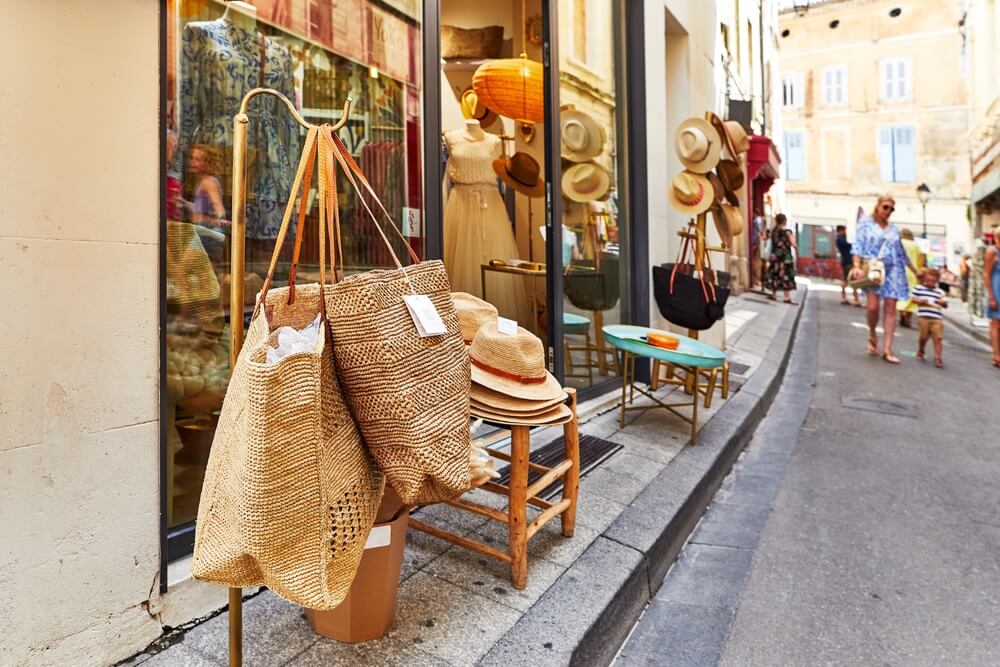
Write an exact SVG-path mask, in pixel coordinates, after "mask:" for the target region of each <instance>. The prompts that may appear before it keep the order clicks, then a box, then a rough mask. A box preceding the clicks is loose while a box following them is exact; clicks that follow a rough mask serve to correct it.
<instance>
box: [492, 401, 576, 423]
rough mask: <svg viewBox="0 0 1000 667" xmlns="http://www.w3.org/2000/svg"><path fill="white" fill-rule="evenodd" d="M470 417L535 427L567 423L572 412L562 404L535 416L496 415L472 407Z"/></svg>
mask: <svg viewBox="0 0 1000 667" xmlns="http://www.w3.org/2000/svg"><path fill="white" fill-rule="evenodd" d="M472 415H473V416H474V417H482V418H483V419H485V420H486V421H490V422H494V423H496V424H510V425H515V426H522V425H523V426H536V425H540V424H561V423H563V422H568V421H569V420H570V419H572V418H573V411H572V410H570V409H569V406H568V405H565V404H563V403H560V404H559V405H557V406H555V407H554V408H549V409H548V410H546V411H545V412H543V413H541V414H537V415H525V414H505V413H498V412H493V411H492V410H486V409H483V408H479V407H477V406H475V405H473V406H472Z"/></svg>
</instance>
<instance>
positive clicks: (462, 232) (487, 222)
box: [444, 118, 532, 327]
mask: <svg viewBox="0 0 1000 667" xmlns="http://www.w3.org/2000/svg"><path fill="white" fill-rule="evenodd" d="M444 140H445V145H446V147H447V149H448V165H447V169H446V173H445V186H446V190H447V203H446V204H445V209H444V262H445V267H446V269H447V271H448V277H449V278H450V280H451V288H452V290H453V291H456V292H468V293H469V294H474V295H476V296H478V297H481V298H482V297H483V294H482V292H483V290H482V281H481V274H480V266H481V265H483V264H488V263H489V261H490V260H491V259H502V260H504V261H507V262H509V261H510V260H512V259H516V258H517V256H518V252H517V241H516V240H515V238H514V231H513V229H512V228H511V224H510V220H509V219H508V217H507V209H506V207H505V206H504V202H503V199H502V198H501V197H500V192H499V190H498V189H497V175H496V173H495V172H494V170H493V162H494V161H495V160H499V159H502V157H503V145H502V143H501V140H500V137H498V136H497V135H495V134H489V133H487V132H484V131H483V128H482V126H480V124H479V121H478V120H476V119H475V118H471V119H468V120H466V121H465V126H464V127H461V128H459V129H456V130H452V131H450V132H447V133H445V135H444ZM449 185H450V187H448V186H449ZM485 298H486V300H487V301H489V302H490V303H492V304H493V305H495V306H496V307H497V310H499V311H500V314H501V315H502V316H504V317H507V318H510V319H513V320H517V321H518V322H520V323H521V324H522V325H523V326H529V327H530V326H532V325H531V324H530V323H531V317H532V316H531V308H530V305H529V303H528V299H527V295H526V292H525V289H524V282H523V279H522V278H521V277H520V276H513V275H509V274H502V273H496V272H487V274H486V295H485Z"/></svg>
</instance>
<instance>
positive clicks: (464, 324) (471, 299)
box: [451, 292, 499, 345]
mask: <svg viewBox="0 0 1000 667" xmlns="http://www.w3.org/2000/svg"><path fill="white" fill-rule="evenodd" d="M451 300H452V302H454V304H455V313H456V314H457V315H458V324H459V325H460V326H461V328H462V338H463V339H464V340H465V344H466V345H471V344H472V339H473V338H475V337H476V332H477V331H479V327H481V326H483V325H484V324H486V323H487V322H496V319H497V315H498V314H499V313H498V312H497V307H496V306H494V305H493V304H492V303H490V302H489V301H483V300H482V299H480V298H479V297H478V296H474V295H472V294H469V293H467V292H452V293H451Z"/></svg>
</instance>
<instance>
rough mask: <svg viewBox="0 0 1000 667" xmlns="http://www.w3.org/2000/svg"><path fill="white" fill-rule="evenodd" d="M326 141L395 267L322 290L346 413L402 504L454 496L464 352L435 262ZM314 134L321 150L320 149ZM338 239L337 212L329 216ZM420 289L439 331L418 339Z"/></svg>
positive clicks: (462, 443) (332, 140)
mask: <svg viewBox="0 0 1000 667" xmlns="http://www.w3.org/2000/svg"><path fill="white" fill-rule="evenodd" d="M327 135H328V136H327V142H326V145H327V147H328V148H329V149H330V150H331V152H332V155H333V157H334V158H335V159H336V160H337V162H339V163H340V165H341V167H343V169H344V172H345V174H346V176H347V179H348V181H350V183H351V184H352V185H353V186H354V188H355V190H356V191H357V193H358V201H359V202H361V204H362V205H363V206H364V208H365V209H366V210H367V211H368V214H369V215H370V216H371V219H372V220H373V221H374V222H375V227H376V229H378V231H379V234H380V235H381V237H382V240H383V242H384V243H385V245H386V247H387V248H388V249H389V252H390V254H391V256H392V259H393V261H394V262H395V264H396V268H395V269H388V270H374V271H368V272H365V273H361V274H356V275H352V276H348V277H347V278H344V279H343V280H340V281H339V282H337V283H336V284H335V285H333V286H332V287H331V288H329V289H328V290H327V303H326V306H327V314H328V316H329V318H330V329H331V331H332V332H333V354H334V357H335V358H336V360H337V371H338V372H339V374H340V381H341V384H342V386H343V388H344V393H345V394H346V396H347V400H348V403H349V405H350V406H351V412H352V413H353V414H354V418H355V419H356V420H357V422H358V426H359V427H360V428H361V432H362V435H363V436H364V440H365V444H366V445H367V446H368V449H369V451H370V452H371V453H372V455H373V456H374V457H375V460H376V461H377V462H378V465H379V467H380V468H381V470H382V472H383V473H384V474H385V476H386V482H387V483H388V484H389V485H391V486H392V487H393V488H394V489H395V490H396V492H397V493H399V495H400V497H401V498H402V499H403V502H405V503H406V504H408V505H415V504H424V503H432V502H440V501H444V500H449V499H452V498H454V497H456V496H458V495H460V494H462V493H464V492H465V491H467V490H468V489H469V488H470V487H471V485H472V482H471V473H470V465H469V464H470V454H471V441H470V436H469V386H470V371H469V353H468V351H467V350H466V347H465V342H464V340H463V339H462V332H461V327H460V326H459V322H458V315H457V314H456V313H455V305H454V303H453V302H452V300H451V285H450V283H449V281H448V275H447V273H446V272H445V269H444V264H443V263H442V262H440V261H436V260H435V261H426V262H421V261H420V258H419V257H417V255H416V253H414V252H413V249H412V248H410V246H409V244H407V243H406V239H405V238H404V237H403V235H402V234H401V233H400V232H399V229H397V227H396V225H395V223H394V222H393V221H392V218H391V216H390V215H389V213H388V212H386V210H385V208H384V207H383V206H382V203H381V202H380V201H379V200H378V197H377V195H376V194H375V191H374V190H373V189H372V187H371V185H370V184H369V183H368V181H367V179H365V177H364V175H363V174H362V173H361V170H360V168H359V167H358V166H357V164H356V163H355V162H354V160H353V159H352V158H351V156H350V153H349V152H348V150H347V148H346V147H345V146H344V144H343V143H341V141H340V139H339V138H337V137H336V136H334V135H333V134H332V133H330V132H327ZM323 143H324V142H323V141H322V136H321V147H320V151H321V152H322V151H323ZM359 182H360V183H361V184H362V185H363V186H364V187H365V189H366V190H367V192H368V194H369V195H370V197H371V199H372V200H374V201H375V202H376V203H377V204H378V206H379V207H381V209H382V213H383V214H384V215H385V217H386V218H387V219H388V222H389V226H390V227H392V229H393V230H395V232H396V235H397V236H398V237H399V238H400V239H402V240H403V243H404V245H406V248H407V250H408V251H409V254H410V259H411V260H412V261H413V262H414V264H413V265H411V266H408V267H405V268H404V267H403V266H402V264H401V263H400V261H399V258H398V257H397V256H396V253H395V252H394V251H393V249H392V244H390V243H389V239H388V238H386V235H385V233H384V232H383V231H382V226H381V224H380V223H379V220H378V218H377V217H376V216H375V214H374V213H372V211H371V209H370V208H369V207H368V204H367V202H366V201H365V198H364V197H362V196H361V190H360V187H359ZM334 220H335V222H336V226H337V230H338V231H337V232H336V234H337V238H338V239H339V225H340V221H339V216H338V215H335V216H334ZM406 294H423V295H426V296H427V297H428V298H429V299H430V300H431V302H432V303H433V304H434V307H435V308H436V309H437V312H438V314H439V315H440V316H441V319H442V320H443V321H444V323H445V325H446V327H447V333H446V334H444V335H440V336H433V337H425V338H422V337H421V336H420V334H419V333H418V331H417V328H416V326H415V325H414V323H413V320H412V319H411V317H410V314H409V311H408V309H407V307H406V304H405V303H404V301H403V296H404V295H406Z"/></svg>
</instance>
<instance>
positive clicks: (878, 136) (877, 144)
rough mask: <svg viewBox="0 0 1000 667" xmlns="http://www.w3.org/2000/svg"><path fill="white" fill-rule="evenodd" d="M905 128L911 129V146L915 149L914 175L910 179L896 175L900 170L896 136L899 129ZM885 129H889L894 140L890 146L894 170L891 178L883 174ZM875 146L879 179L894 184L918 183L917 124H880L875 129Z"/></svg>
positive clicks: (892, 169)
mask: <svg viewBox="0 0 1000 667" xmlns="http://www.w3.org/2000/svg"><path fill="white" fill-rule="evenodd" d="M904 129H905V130H909V131H910V133H911V135H910V137H911V139H912V141H911V144H910V146H911V147H912V151H913V165H912V169H913V171H912V174H913V177H912V178H909V179H905V180H903V179H900V178H898V177H897V175H896V174H897V172H898V171H899V169H898V168H897V164H899V162H898V161H897V159H896V136H897V134H896V133H897V132H898V131H899V130H904ZM885 130H888V131H889V136H890V137H891V138H892V142H891V144H890V148H891V151H892V164H891V165H890V168H891V171H892V178H891V179H890V180H886V179H885V178H884V177H883V174H882V170H883V165H882V146H883V143H882V132H883V131H885ZM875 148H876V152H877V154H878V156H879V181H880V182H882V183H892V184H902V185H905V184H908V183H916V182H917V126H916V125H913V124H907V123H901V124H896V125H890V124H882V125H879V126H878V127H877V128H876V129H875Z"/></svg>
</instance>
